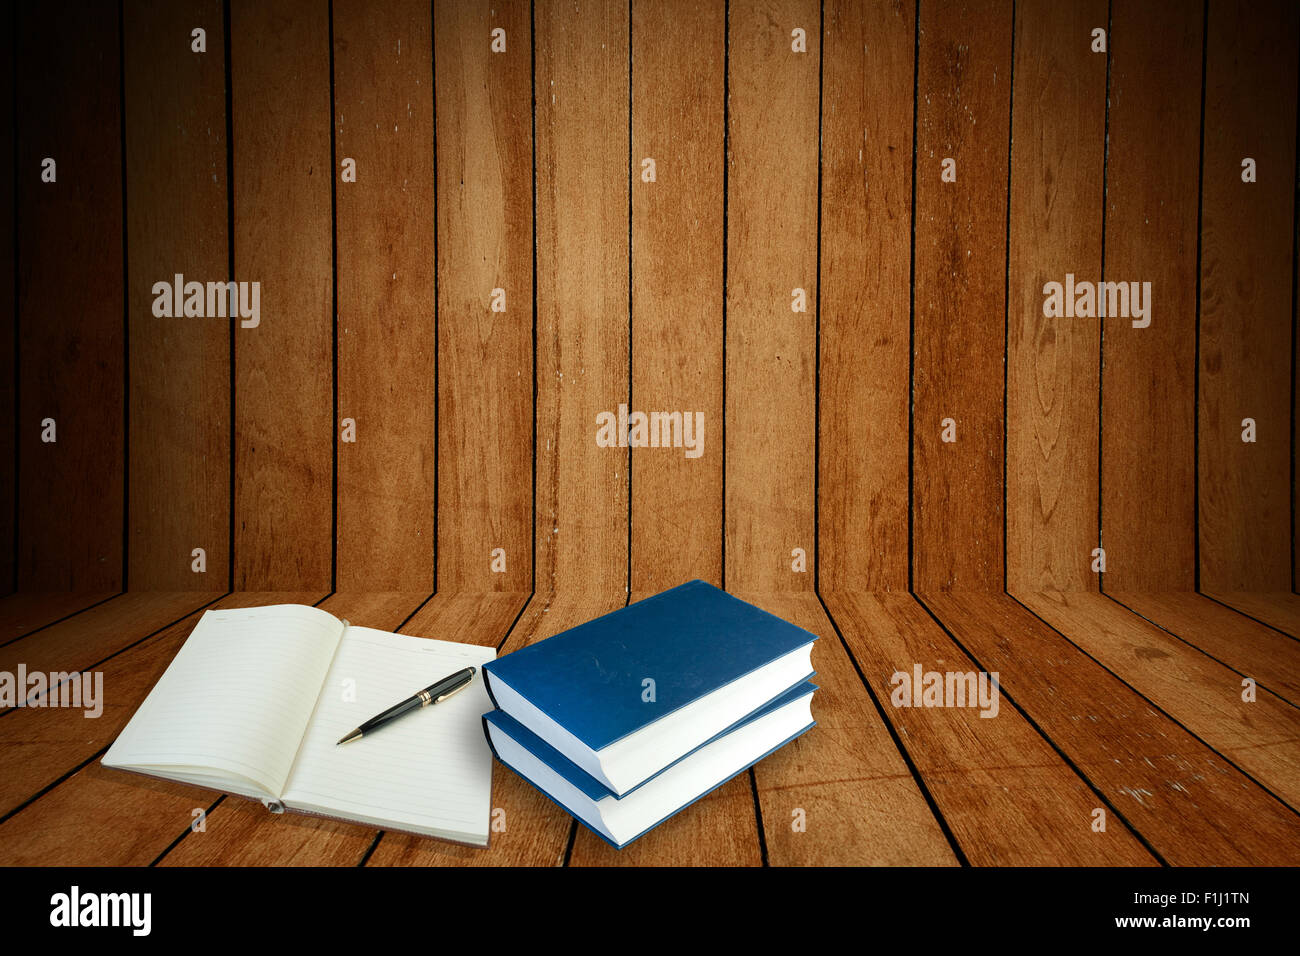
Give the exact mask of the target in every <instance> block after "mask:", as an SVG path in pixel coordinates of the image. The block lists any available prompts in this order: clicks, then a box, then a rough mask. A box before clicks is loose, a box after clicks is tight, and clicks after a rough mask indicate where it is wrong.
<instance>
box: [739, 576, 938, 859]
mask: <svg viewBox="0 0 1300 956" xmlns="http://www.w3.org/2000/svg"><path fill="white" fill-rule="evenodd" d="M737 596H738V597H740V598H742V599H744V600H747V601H750V602H752V603H755V604H757V605H758V606H759V607H762V608H763V609H764V610H766V611H770V612H771V613H773V614H776V615H778V616H780V617H783V618H785V619H786V620H787V621H790V622H791V623H793V624H796V625H798V626H799V627H803V628H806V629H808V630H810V631H812V632H813V633H814V634H816V635H818V637H819V638H820V640H819V641H818V642H817V643H816V644H815V645H814V646H813V659H812V664H813V670H815V671H816V672H817V673H816V677H815V678H814V680H815V682H816V684H817V687H818V689H817V693H816V695H815V696H814V697H813V705H812V708H813V719H814V720H816V721H817V726H816V727H814V728H813V729H812V730H810V731H808V733H806V734H804V735H803V736H802V737H800V738H799V739H797V740H795V741H793V742H792V743H790V744H788V745H786V746H785V747H783V748H782V749H780V750H778V751H777V752H776V753H774V754H772V755H771V756H769V757H767V758H766V759H765V760H763V761H761V762H760V763H758V764H757V765H755V767H754V770H753V774H754V781H755V789H756V792H757V794H758V801H759V805H760V807H761V812H762V818H763V834H764V842H765V844H766V846H767V859H768V862H769V863H770V864H771V865H772V866H793V865H799V866H805V865H825V864H831V863H834V864H837V865H841V866H849V865H883V864H895V865H906V866H950V865H955V864H956V862H957V859H956V856H955V855H954V853H953V850H952V847H951V845H950V844H949V843H948V840H947V838H946V837H945V836H944V834H943V831H942V830H941V829H940V826H939V823H938V821H937V820H936V819H935V817H934V815H933V813H932V812H931V810H930V807H929V806H928V805H927V803H926V801H925V799H924V797H923V796H922V794H921V791H920V789H919V788H918V787H917V785H916V781H915V780H914V779H913V777H912V775H911V773H910V772H909V771H908V768H907V765H906V763H905V762H904V761H903V758H902V755H901V754H900V753H899V751H898V749H897V747H895V745H894V741H893V740H892V739H891V738H890V736H889V733H888V731H887V730H886V727H885V723H884V721H883V720H882V718H881V716H880V714H879V712H878V711H877V709H876V707H875V705H874V704H873V702H872V700H871V698H870V697H869V696H868V695H867V694H866V693H865V690H864V688H863V685H862V680H861V678H859V676H858V674H857V672H856V671H855V669H854V666H853V662H852V660H851V659H850V658H849V656H848V654H847V653H846V652H845V650H844V646H843V645H842V644H841V643H840V641H839V639H838V637H837V635H836V634H835V631H834V629H833V627H832V625H831V622H830V620H829V619H828V618H827V616H826V612H825V610H823V608H822V606H821V603H820V602H819V601H818V599H817V596H816V595H814V594H792V593H788V592H783V593H774V594H755V593H752V592H738V594H737ZM799 810H802V811H803V821H804V824H805V828H804V829H803V830H796V829H795V827H794V824H795V822H796V819H797V818H796V817H795V813H796V811H799Z"/></svg>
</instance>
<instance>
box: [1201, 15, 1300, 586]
mask: <svg viewBox="0 0 1300 956" xmlns="http://www.w3.org/2000/svg"><path fill="white" fill-rule="evenodd" d="M1209 17H1210V19H1209V25H1208V27H1207V31H1208V33H1207V36H1208V38H1209V43H1208V49H1207V52H1206V66H1205V121H1204V122H1205V145H1204V157H1203V163H1204V168H1203V169H1202V173H1201V176H1202V186H1201V209H1202V226H1201V325H1200V389H1199V392H1198V393H1197V396H1196V398H1197V401H1198V402H1199V406H1198V416H1197V425H1198V433H1199V437H1200V444H1199V448H1198V457H1197V459H1196V465H1197V470H1198V474H1199V476H1200V484H1199V489H1200V494H1199V497H1198V502H1199V506H1200V508H1199V514H1198V518H1199V523H1198V525H1197V533H1198V534H1199V537H1200V561H1201V567H1200V571H1201V576H1200V585H1201V586H1202V587H1204V588H1207V589H1211V590H1222V591H1245V590H1257V591H1279V590H1287V589H1288V588H1289V587H1290V581H1291V533H1290V528H1289V527H1288V525H1289V524H1290V517H1291V454H1292V446H1291V407H1290V406H1291V400H1290V389H1291V367H1292V366H1291V362H1292V356H1291V352H1292V341H1291V337H1292V315H1291V309H1292V299H1291V296H1292V275H1293V271H1294V262H1293V260H1292V253H1291V246H1290V242H1291V238H1292V233H1293V231H1294V228H1295V187H1296V184H1295V175H1294V173H1295V168H1296V155H1295V152H1296V150H1295V143H1296V138H1295V125H1296V49H1297V37H1298V36H1300V18H1298V17H1297V7H1296V6H1295V4H1293V3H1285V2H1270V3H1265V4H1263V5H1261V6H1254V5H1251V6H1247V5H1245V4H1242V3H1237V2H1215V3H1211V4H1210V7H1209ZM1247 157H1249V158H1250V159H1253V160H1254V161H1255V163H1256V174H1257V176H1258V179H1257V181H1256V182H1250V183H1247V182H1243V181H1242V175H1243V170H1242V163H1243V161H1244V160H1245V159H1246V158H1247ZM1247 418H1249V419H1252V420H1253V421H1254V423H1255V429H1256V435H1255V441H1254V442H1252V443H1248V442H1244V441H1243V440H1242V432H1243V428H1244V427H1245V425H1244V421H1245V419H1247Z"/></svg>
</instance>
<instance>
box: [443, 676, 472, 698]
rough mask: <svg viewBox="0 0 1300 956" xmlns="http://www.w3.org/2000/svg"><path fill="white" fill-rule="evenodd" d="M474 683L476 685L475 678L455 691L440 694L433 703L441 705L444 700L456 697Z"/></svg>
mask: <svg viewBox="0 0 1300 956" xmlns="http://www.w3.org/2000/svg"><path fill="white" fill-rule="evenodd" d="M472 683H474V678H473V677H471V678H470V679H469V680H467V681H465V683H463V684H461V685H460V686H459V687H457V688H456V689H455V690H449V691H447V693H445V694H439V695H438V696H437V697H435V698H434V701H433V702H434V703H435V704H441V703H442V702H443V701H444V700H446V699H447V698H448V697H452V696H454V695H456V694H459V693H460V692H461V691H463V690H464V689H465V688H466V687H468V686H469V685H470V684H472Z"/></svg>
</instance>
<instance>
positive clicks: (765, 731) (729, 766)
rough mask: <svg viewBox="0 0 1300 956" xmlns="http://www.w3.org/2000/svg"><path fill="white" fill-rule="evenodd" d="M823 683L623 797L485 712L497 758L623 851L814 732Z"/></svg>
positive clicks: (499, 714)
mask: <svg viewBox="0 0 1300 956" xmlns="http://www.w3.org/2000/svg"><path fill="white" fill-rule="evenodd" d="M816 689H817V687H816V685H815V684H812V683H809V682H806V681H805V682H803V683H800V684H798V685H797V686H795V687H792V688H790V689H789V690H788V691H786V692H785V693H784V694H782V695H780V696H779V697H777V698H776V699H775V700H772V701H769V702H768V703H767V704H766V705H764V706H763V707H761V708H759V709H758V711H756V712H755V713H753V714H750V715H749V716H748V717H746V718H745V719H744V720H743V721H741V722H740V723H739V724H737V725H736V726H734V727H732V728H731V729H729V730H728V731H727V732H726V733H724V734H721V735H720V736H718V737H715V738H714V739H713V740H710V741H708V742H707V743H706V744H704V746H702V747H700V748H699V749H698V750H696V751H694V752H693V753H691V754H689V755H687V756H686V757H683V758H682V759H681V760H678V761H677V762H676V763H674V764H672V765H671V766H670V767H668V768H667V769H665V770H664V771H662V772H661V773H659V774H656V775H655V776H654V777H652V778H651V779H650V780H648V781H646V782H645V783H644V784H642V785H641V786H640V787H638V788H636V789H635V790H634V791H632V792H631V793H628V794H626V795H624V796H623V797H622V799H619V798H618V797H617V796H616V795H615V794H614V793H613V792H612V791H611V790H610V789H609V788H607V787H605V786H604V785H603V784H601V783H600V781H598V780H596V779H595V778H593V777H592V776H591V775H590V774H588V773H586V772H585V771H584V770H583V769H582V768H581V767H579V766H578V765H576V764H575V763H573V761H571V760H569V759H568V758H567V757H565V756H564V755H563V754H562V753H560V752H559V751H557V750H556V749H555V748H554V747H551V746H550V745H549V744H547V743H546V741H544V740H542V739H541V738H540V737H538V736H537V735H536V734H534V733H533V732H532V731H530V730H529V729H528V728H527V727H524V726H523V725H522V724H520V723H519V722H518V721H517V720H515V719H513V718H512V717H510V716H509V715H508V714H506V713H504V712H503V711H500V710H494V711H491V712H490V713H487V714H484V715H483V726H484V730H485V732H486V733H487V737H488V743H489V744H490V745H491V747H492V752H493V753H494V754H496V756H497V759H498V760H500V761H501V762H502V763H504V764H505V765H506V766H507V767H509V768H510V769H511V770H513V771H514V772H515V773H517V774H519V775H520V776H521V777H523V778H524V779H525V780H527V781H528V782H529V783H531V784H532V785H533V786H534V787H536V788H537V789H538V790H539V791H541V793H542V794H543V795H545V796H546V797H548V798H549V799H550V800H552V801H553V802H555V803H556V804H558V805H559V806H560V807H562V808H563V809H564V810H565V811H567V812H568V813H570V814H572V815H573V816H574V817H576V818H577V819H578V820H579V821H580V822H581V823H582V824H583V825H584V826H586V827H587V828H588V829H590V830H591V831H592V832H594V833H595V834H596V835H597V836H599V837H600V838H601V839H603V840H605V841H606V842H607V843H609V844H610V845H611V846H613V847H614V848H615V849H618V850H621V849H622V848H623V847H625V846H627V844H629V843H631V842H632V841H633V840H635V839H637V838H638V837H640V836H642V835H644V834H645V833H646V832H648V831H649V830H652V829H654V828H655V827H657V826H658V825H659V824H660V823H663V822H664V821H665V820H667V819H668V818H669V817H671V816H672V815H674V814H675V813H677V812H679V811H681V810H683V809H685V808H686V807H688V806H690V805H691V804H692V803H694V802H695V801H696V800H699V799H700V798H701V797H703V796H705V795H706V794H708V793H710V792H712V791H713V790H716V789H717V788H718V787H720V786H722V784H724V783H726V782H727V781H728V780H730V779H731V778H732V777H734V776H735V775H736V774H738V773H741V772H742V771H744V770H746V769H748V768H749V767H752V766H753V765H754V764H755V763H757V762H758V761H760V760H762V759H763V758H764V757H766V756H767V755H768V754H770V753H772V752H773V751H775V750H778V749H780V748H781V747H783V746H785V745H786V744H787V743H789V742H790V741H791V740H794V739H795V738H796V737H798V736H799V735H800V734H802V733H804V732H805V731H807V730H809V729H811V728H812V726H813V724H814V721H813V719H812V697H813V691H815V690H816Z"/></svg>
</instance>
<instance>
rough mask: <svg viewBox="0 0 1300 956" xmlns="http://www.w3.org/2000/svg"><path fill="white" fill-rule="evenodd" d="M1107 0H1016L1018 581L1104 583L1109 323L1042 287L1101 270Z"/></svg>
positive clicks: (1013, 252) (1011, 330)
mask: <svg viewBox="0 0 1300 956" xmlns="http://www.w3.org/2000/svg"><path fill="white" fill-rule="evenodd" d="M1107 9H1108V7H1107V4H1106V3H1105V2H1104V0H1088V2H1083V3H1075V4H1056V3H1050V2H1048V0H1033V2H1022V3H1018V4H1017V5H1016V35H1015V49H1016V52H1015V74H1014V84H1015V89H1014V92H1013V103H1014V108H1013V110H1012V117H1011V123H1012V149H1011V193H1010V199H1009V201H1010V204H1011V205H1010V210H1009V212H1008V217H1009V224H1008V240H1007V241H1008V243H1009V248H1008V251H1007V288H1008V294H1009V300H1008V302H1007V355H1006V365H1007V421H1006V431H1007V461H1006V482H1007V489H1006V498H1007V524H1006V537H1007V586H1008V587H1009V588H1011V589H1013V590H1016V589H1028V590H1039V589H1046V590H1061V591H1073V590H1092V591H1095V590H1097V588H1098V578H1097V575H1096V574H1094V573H1093V572H1092V549H1093V548H1095V547H1097V546H1098V543H1099V542H1098V534H1099V528H1098V523H1097V522H1098V519H1097V494H1098V486H1097V473H1098V471H1097V443H1098V420H1099V419H1098V403H1097V390H1098V388H1099V387H1100V365H1099V361H1100V346H1101V323H1100V322H1099V321H1098V320H1097V319H1095V318H1066V317H1045V316H1044V315H1043V302H1044V294H1043V287H1044V285H1045V284H1046V283H1048V282H1061V283H1064V282H1065V277H1066V274H1067V273H1073V274H1075V275H1077V276H1080V277H1087V278H1088V281H1095V279H1096V276H1098V275H1099V274H1100V271H1101V249H1102V205H1101V199H1102V189H1103V185H1104V184H1103V176H1104V168H1105V146H1106V131H1105V120H1106V116H1105V111H1106V62H1107V54H1104V53H1094V52H1092V49H1091V45H1090V44H1089V43H1086V42H1084V40H1083V38H1085V37H1088V36H1089V35H1090V34H1091V31H1092V29H1093V28H1094V27H1097V26H1103V27H1104V25H1105V24H1106V18H1107Z"/></svg>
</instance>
